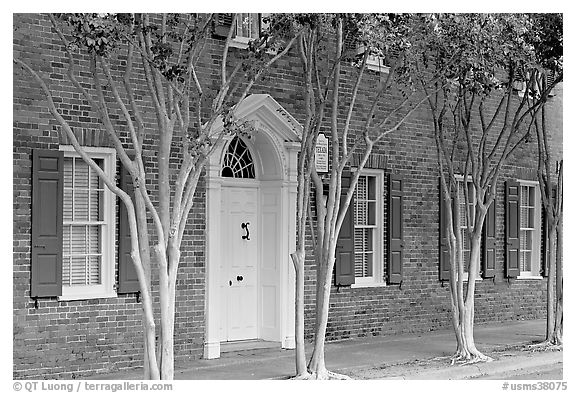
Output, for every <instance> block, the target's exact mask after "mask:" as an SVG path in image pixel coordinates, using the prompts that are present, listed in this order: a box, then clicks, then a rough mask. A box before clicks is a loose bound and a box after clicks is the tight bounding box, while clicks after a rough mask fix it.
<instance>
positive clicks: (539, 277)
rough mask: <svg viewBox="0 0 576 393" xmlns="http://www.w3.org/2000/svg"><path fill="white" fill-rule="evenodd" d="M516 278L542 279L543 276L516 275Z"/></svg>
mask: <svg viewBox="0 0 576 393" xmlns="http://www.w3.org/2000/svg"><path fill="white" fill-rule="evenodd" d="M516 279H517V280H543V279H544V277H542V276H518V277H516Z"/></svg>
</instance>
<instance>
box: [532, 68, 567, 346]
mask: <svg viewBox="0 0 576 393" xmlns="http://www.w3.org/2000/svg"><path fill="white" fill-rule="evenodd" d="M545 83H546V78H541V84H545ZM552 99H553V98H552ZM534 117H535V126H536V135H537V142H538V157H539V159H538V184H539V186H540V195H541V199H542V206H543V207H544V214H545V218H546V219H545V224H544V225H546V234H547V239H546V245H547V247H546V260H545V263H546V265H547V267H548V282H547V284H546V339H545V340H544V342H542V343H540V344H538V345H537V346H544V347H546V346H549V345H562V344H563V337H562V332H563V289H562V286H563V266H562V217H563V185H562V182H563V172H564V165H563V160H560V161H559V162H558V163H557V168H556V169H555V170H553V169H552V166H553V164H554V163H553V162H552V157H551V153H552V152H551V151H550V141H549V138H550V135H549V132H548V128H547V121H546V105H544V106H543V107H542V108H541V109H540V111H539V112H538V113H535V114H534Z"/></svg>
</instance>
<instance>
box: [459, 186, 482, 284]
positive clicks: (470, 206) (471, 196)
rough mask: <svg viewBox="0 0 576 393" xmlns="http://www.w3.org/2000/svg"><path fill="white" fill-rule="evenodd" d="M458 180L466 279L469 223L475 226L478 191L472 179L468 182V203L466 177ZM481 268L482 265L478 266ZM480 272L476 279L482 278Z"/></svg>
mask: <svg viewBox="0 0 576 393" xmlns="http://www.w3.org/2000/svg"><path fill="white" fill-rule="evenodd" d="M457 181H458V197H459V200H460V204H459V206H458V212H459V216H460V221H459V223H458V228H459V230H460V236H461V237H462V262H463V263H464V280H467V279H468V273H469V272H468V262H469V261H470V249H471V246H470V236H469V235H468V224H470V228H473V226H474V204H475V203H474V200H475V198H476V191H475V189H474V184H472V180H468V181H467V182H466V186H467V187H468V203H466V198H465V193H464V177H463V176H462V177H460V178H459V179H457ZM466 209H468V214H469V216H470V220H471V221H470V223H468V221H467V220H468V218H467V217H466ZM478 268H480V266H478ZM479 273H480V272H477V273H476V279H480V274H479Z"/></svg>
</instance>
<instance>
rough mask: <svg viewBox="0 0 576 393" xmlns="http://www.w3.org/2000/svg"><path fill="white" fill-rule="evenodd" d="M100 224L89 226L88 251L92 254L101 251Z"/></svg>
mask: <svg viewBox="0 0 576 393" xmlns="http://www.w3.org/2000/svg"><path fill="white" fill-rule="evenodd" d="M101 229H102V228H101V227H100V225H91V226H89V227H87V236H88V238H87V247H86V248H87V251H88V253H90V254H99V253H101V249H100V231H101Z"/></svg>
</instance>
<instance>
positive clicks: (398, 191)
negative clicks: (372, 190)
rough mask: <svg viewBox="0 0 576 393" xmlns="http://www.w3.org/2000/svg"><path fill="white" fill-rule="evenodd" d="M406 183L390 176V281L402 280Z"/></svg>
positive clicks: (392, 175) (399, 178) (392, 282)
mask: <svg viewBox="0 0 576 393" xmlns="http://www.w3.org/2000/svg"><path fill="white" fill-rule="evenodd" d="M403 193H404V185H403V179H402V178H401V177H400V176H398V175H394V174H390V176H389V178H388V274H387V276H388V283H389V284H399V283H401V282H402V270H403V268H402V261H403V259H404V258H403V257H404V196H403Z"/></svg>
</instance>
